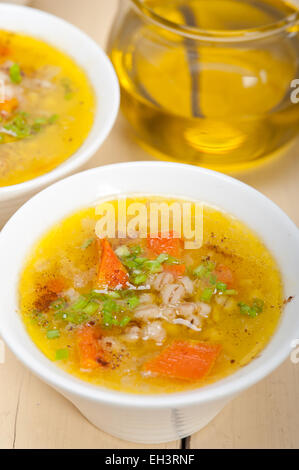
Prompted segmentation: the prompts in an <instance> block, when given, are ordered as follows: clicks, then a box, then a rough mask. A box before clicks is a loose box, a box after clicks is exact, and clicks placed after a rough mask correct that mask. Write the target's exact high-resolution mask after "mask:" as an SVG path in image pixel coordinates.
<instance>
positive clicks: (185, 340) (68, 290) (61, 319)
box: [19, 197, 283, 394]
mask: <svg viewBox="0 0 299 470" xmlns="http://www.w3.org/2000/svg"><path fill="white" fill-rule="evenodd" d="M161 200H162V199H161V198H159V197H151V198H149V197H138V198H135V197H128V198H127V199H126V204H127V205H129V204H131V203H136V202H137V203H139V204H140V203H141V204H143V205H145V206H146V207H148V205H149V203H150V202H151V201H156V202H157V201H161ZM164 202H166V204H168V205H169V206H170V204H172V203H173V202H177V203H179V204H182V203H183V201H182V200H177V199H176V200H175V199H170V198H169V199H168V200H167V201H165V199H164ZM184 202H185V201H184ZM111 204H112V206H113V207H115V208H116V207H117V204H118V201H111ZM190 204H191V205H192V210H191V212H190V216H191V219H193V218H194V214H195V212H194V210H193V207H194V204H195V202H192V201H190ZM97 214H98V212H97V211H96V210H95V206H93V207H90V208H86V209H83V210H81V211H79V212H77V213H75V214H72V215H70V216H68V217H67V218H66V219H65V220H63V221H61V222H59V223H58V224H57V225H56V226H54V227H53V228H52V229H51V230H50V231H49V232H48V233H46V234H45V235H44V236H43V237H42V238H41V239H40V240H39V241H38V243H37V245H36V246H35V247H34V248H33V250H32V252H31V253H30V254H29V256H28V259H27V260H26V264H25V266H24V269H23V271H22V273H21V278H20V285H19V303H20V312H21V316H22V318H23V321H24V323H25V325H26V328H27V331H28V333H29V335H30V336H31V338H32V340H33V341H34V343H35V344H36V345H37V347H38V348H39V349H40V350H41V351H42V352H43V353H44V354H45V355H46V357H47V358H49V359H50V360H51V361H55V362H56V364H57V366H59V367H62V368H63V369H64V370H65V371H67V372H69V373H70V374H73V375H75V376H77V377H79V378H80V379H82V380H84V381H87V382H89V383H92V384H94V385H97V386H102V387H105V388H110V389H114V390H119V391H124V392H130V393H138V394H150V393H155V394H156V393H172V392H178V391H185V390H190V389H196V388H199V387H202V386H204V385H207V384H210V383H213V382H215V381H218V380H220V379H222V378H223V377H225V376H227V375H229V374H232V373H234V372H236V371H237V370H238V369H240V368H241V367H244V366H246V364H248V363H249V362H250V361H252V360H253V359H254V358H255V357H256V356H257V355H258V354H259V353H260V352H261V351H262V350H263V348H264V347H265V346H266V344H267V343H268V342H269V340H270V338H271V337H272V335H273V333H274V331H275V329H276V327H277V325H278V322H279V319H280V316H281V312H282V307H283V287H282V281H281V275H280V272H279V269H278V267H277V265H276V262H275V260H274V259H273V257H272V255H271V253H270V252H269V251H268V249H267V248H266V247H265V245H264V244H263V242H262V241H261V240H260V239H259V238H258V236H257V235H256V234H255V233H253V232H252V231H251V230H250V229H249V228H248V227H247V226H245V225H244V224H243V223H242V222H240V221H238V220H237V219H235V218H234V217H232V216H230V215H229V214H227V213H224V212H222V211H221V210H219V209H217V208H215V207H210V206H209V205H207V204H204V206H203V243H202V246H201V247H200V248H197V249H194V248H193V249H188V248H186V246H187V245H186V244H185V243H184V242H185V239H184V236H183V235H182V236H180V237H179V236H178V235H177V232H176V231H175V230H173V220H172V219H171V224H170V229H169V231H168V232H167V233H166V232H162V231H159V232H158V233H157V234H156V235H155V236H152V234H146V236H145V237H141V236H138V234H137V236H135V237H129V236H126V237H124V235H123V234H121V233H120V232H116V235H115V237H113V238H99V236H101V233H99V229H98V221H99V215H97Z"/></svg>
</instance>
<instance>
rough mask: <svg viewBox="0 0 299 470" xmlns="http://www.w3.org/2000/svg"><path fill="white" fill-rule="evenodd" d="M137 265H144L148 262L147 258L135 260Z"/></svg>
mask: <svg viewBox="0 0 299 470" xmlns="http://www.w3.org/2000/svg"><path fill="white" fill-rule="evenodd" d="M134 261H135V263H137V264H139V265H141V264H144V263H145V262H146V261H148V259H147V258H135V260H134Z"/></svg>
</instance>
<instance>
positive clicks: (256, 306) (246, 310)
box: [238, 299, 264, 318]
mask: <svg viewBox="0 0 299 470" xmlns="http://www.w3.org/2000/svg"><path fill="white" fill-rule="evenodd" d="M238 305H239V308H240V312H241V314H242V315H249V316H250V317H252V318H255V317H257V316H258V315H259V313H262V311H263V308H264V301H263V300H261V299H253V303H252V307H251V306H250V305H247V304H245V303H244V302H240V303H239V304H238Z"/></svg>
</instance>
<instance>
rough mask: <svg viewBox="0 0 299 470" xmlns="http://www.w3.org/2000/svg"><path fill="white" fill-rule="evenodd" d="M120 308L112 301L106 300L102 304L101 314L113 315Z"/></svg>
mask: <svg viewBox="0 0 299 470" xmlns="http://www.w3.org/2000/svg"><path fill="white" fill-rule="evenodd" d="M119 310H120V306H119V305H118V304H117V303H116V302H115V301H114V300H112V299H107V300H105V301H104V303H103V312H104V313H108V314H109V313H115V312H119Z"/></svg>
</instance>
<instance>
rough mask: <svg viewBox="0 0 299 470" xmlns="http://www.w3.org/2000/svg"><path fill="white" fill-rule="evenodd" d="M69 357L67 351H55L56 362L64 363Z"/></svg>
mask: <svg viewBox="0 0 299 470" xmlns="http://www.w3.org/2000/svg"><path fill="white" fill-rule="evenodd" d="M68 357H69V351H68V349H57V351H56V355H55V360H56V361H65V360H66V359H68Z"/></svg>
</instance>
